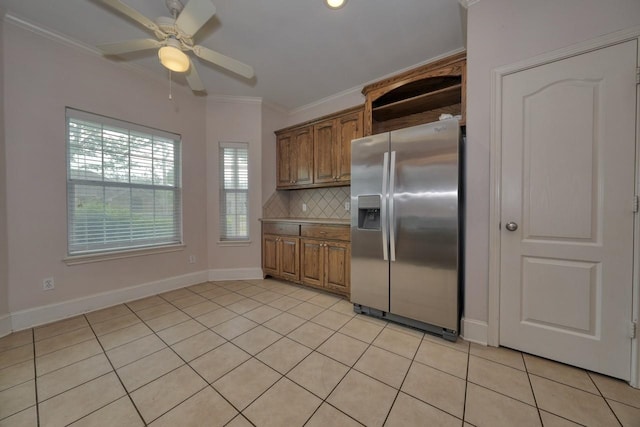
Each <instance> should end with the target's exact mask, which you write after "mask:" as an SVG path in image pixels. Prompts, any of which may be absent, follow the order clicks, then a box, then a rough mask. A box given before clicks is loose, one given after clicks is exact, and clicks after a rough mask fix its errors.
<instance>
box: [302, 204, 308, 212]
mask: <svg viewBox="0 0 640 427" xmlns="http://www.w3.org/2000/svg"><path fill="white" fill-rule="evenodd" d="M306 211H307V204H306V203H303V204H302V212H306Z"/></svg>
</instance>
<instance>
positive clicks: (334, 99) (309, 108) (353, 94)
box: [285, 88, 364, 126]
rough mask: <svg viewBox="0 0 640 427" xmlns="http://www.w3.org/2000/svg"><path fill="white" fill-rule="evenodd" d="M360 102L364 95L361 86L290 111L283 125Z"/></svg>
mask: <svg viewBox="0 0 640 427" xmlns="http://www.w3.org/2000/svg"><path fill="white" fill-rule="evenodd" d="M362 104H364V95H362V92H361V88H356V89H350V90H347V91H344V92H342V93H338V94H336V95H333V96H329V97H327V98H325V99H321V100H319V101H317V102H314V103H312V104H309V105H306V106H304V107H301V108H297V109H295V110H292V111H290V112H289V114H288V115H287V118H286V123H285V126H292V125H296V124H298V123H303V122H306V121H308V120H313V119H317V118H318V117H322V116H326V115H327V114H333V113H335V112H337V111H340V110H346V109H347V108H351V107H355V106H356V105H362Z"/></svg>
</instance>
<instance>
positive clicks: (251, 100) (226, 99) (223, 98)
mask: <svg viewBox="0 0 640 427" xmlns="http://www.w3.org/2000/svg"><path fill="white" fill-rule="evenodd" d="M207 101H208V102H215V103H229V104H257V105H261V104H262V103H263V100H262V98H260V97H255V96H235V95H209V96H207Z"/></svg>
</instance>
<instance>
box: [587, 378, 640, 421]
mask: <svg viewBox="0 0 640 427" xmlns="http://www.w3.org/2000/svg"><path fill="white" fill-rule="evenodd" d="M587 376H588V377H589V379H590V380H591V382H592V383H593V385H594V386H595V387H596V390H598V393H600V397H602V399H603V400H604V403H606V404H607V408H609V410H610V411H611V413H612V414H613V416H614V417H615V419H616V421H618V424H620V426H622V425H623V424H622V421H620V418H618V414H616V411H614V410H613V408H612V407H611V405H610V404H609V401H608V400H607V398H606V397H605V396H604V394H602V391H600V387H598V384H596V382H595V381H594V380H593V378H592V377H591V374H590V373H589V372H587ZM612 400H613V399H612ZM616 402H617V401H616ZM619 403H622V402H619ZM629 406H630V405H629ZM632 408H633V406H632Z"/></svg>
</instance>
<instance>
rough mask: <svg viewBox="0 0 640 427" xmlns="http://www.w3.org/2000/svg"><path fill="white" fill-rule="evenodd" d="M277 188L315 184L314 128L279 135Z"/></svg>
mask: <svg viewBox="0 0 640 427" xmlns="http://www.w3.org/2000/svg"><path fill="white" fill-rule="evenodd" d="M276 176H277V180H276V186H277V188H292V187H295V186H297V185H306V184H312V183H313V127H312V126H306V127H304V128H300V129H296V130H294V131H291V132H286V133H281V134H278V136H277V140H276Z"/></svg>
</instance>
